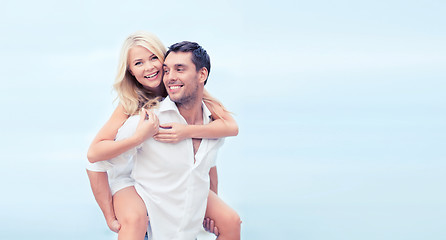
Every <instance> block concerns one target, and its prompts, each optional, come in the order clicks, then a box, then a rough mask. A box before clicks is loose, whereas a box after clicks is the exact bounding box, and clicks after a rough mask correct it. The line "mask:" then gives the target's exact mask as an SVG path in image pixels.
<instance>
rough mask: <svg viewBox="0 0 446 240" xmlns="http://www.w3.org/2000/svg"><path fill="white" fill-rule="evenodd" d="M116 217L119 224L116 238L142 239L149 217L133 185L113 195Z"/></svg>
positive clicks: (120, 239)
mask: <svg viewBox="0 0 446 240" xmlns="http://www.w3.org/2000/svg"><path fill="white" fill-rule="evenodd" d="M113 206H114V209H115V214H116V218H117V219H118V221H119V223H120V224H121V229H120V230H119V232H118V240H143V239H144V236H145V234H146V231H147V226H148V223H149V217H148V216H147V210H146V205H145V204H144V201H143V200H142V199H141V197H140V196H139V195H138V193H137V192H136V190H135V188H134V187H126V188H123V189H121V190H119V191H118V192H116V193H115V195H113Z"/></svg>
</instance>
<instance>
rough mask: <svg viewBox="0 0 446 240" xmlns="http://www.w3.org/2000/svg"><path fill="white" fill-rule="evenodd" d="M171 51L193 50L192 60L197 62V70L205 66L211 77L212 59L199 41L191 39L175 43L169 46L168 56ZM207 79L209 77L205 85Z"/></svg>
mask: <svg viewBox="0 0 446 240" xmlns="http://www.w3.org/2000/svg"><path fill="white" fill-rule="evenodd" d="M170 52H175V53H176V52H191V53H192V62H193V63H194V64H195V68H196V70H197V72H198V71H199V70H200V69H201V68H203V67H205V68H206V69H207V70H208V77H209V73H210V72H211V59H210V58H209V55H208V53H207V52H206V50H204V49H203V48H202V47H201V46H200V45H199V44H198V43H196V42H189V41H182V42H179V43H175V44H173V45H172V46H170V47H169V50H167V52H166V57H167V55H169V53H170ZM207 81H208V79H207V78H206V80H205V81H204V85H206V82H207Z"/></svg>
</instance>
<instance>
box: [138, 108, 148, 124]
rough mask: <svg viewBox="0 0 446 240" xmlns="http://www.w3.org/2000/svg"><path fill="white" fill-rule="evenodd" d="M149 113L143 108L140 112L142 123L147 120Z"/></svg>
mask: <svg viewBox="0 0 446 240" xmlns="http://www.w3.org/2000/svg"><path fill="white" fill-rule="evenodd" d="M146 115H147V112H146V110H145V109H144V108H141V110H140V111H139V122H142V121H144V120H145V119H146Z"/></svg>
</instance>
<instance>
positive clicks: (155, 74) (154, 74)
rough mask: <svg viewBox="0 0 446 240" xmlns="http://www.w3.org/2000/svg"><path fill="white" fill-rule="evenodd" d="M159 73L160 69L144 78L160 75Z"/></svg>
mask: <svg viewBox="0 0 446 240" xmlns="http://www.w3.org/2000/svg"><path fill="white" fill-rule="evenodd" d="M158 73H159V71H158V72H156V73H153V74H150V75H147V76H144V78H154V77H156V76H157V75H158Z"/></svg>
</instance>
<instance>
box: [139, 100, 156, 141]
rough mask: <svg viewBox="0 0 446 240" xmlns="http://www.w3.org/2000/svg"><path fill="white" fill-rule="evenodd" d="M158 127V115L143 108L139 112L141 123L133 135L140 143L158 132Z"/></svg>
mask: <svg viewBox="0 0 446 240" xmlns="http://www.w3.org/2000/svg"><path fill="white" fill-rule="evenodd" d="M158 129H159V119H158V117H157V116H156V115H155V114H154V113H153V112H152V111H148V110H146V109H144V108H142V109H141V111H140V113H139V123H138V126H137V127H136V131H135V134H134V135H133V137H134V138H136V140H137V141H138V143H142V142H143V141H144V140H146V139H148V138H150V137H152V136H153V135H155V134H156V133H158Z"/></svg>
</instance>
